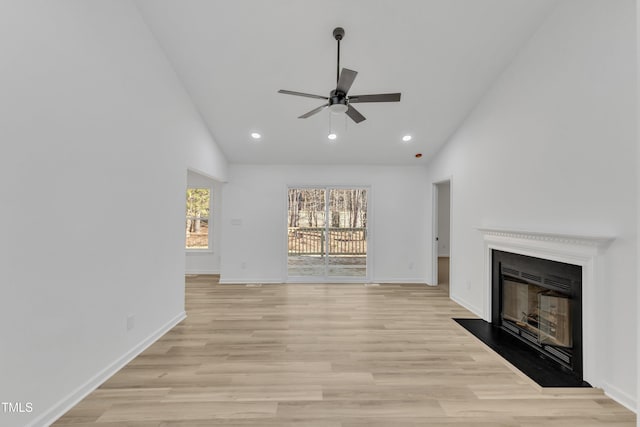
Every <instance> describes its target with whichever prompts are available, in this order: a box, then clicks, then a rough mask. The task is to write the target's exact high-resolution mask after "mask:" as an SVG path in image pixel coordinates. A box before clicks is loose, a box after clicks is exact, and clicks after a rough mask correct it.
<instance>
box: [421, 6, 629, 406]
mask: <svg viewBox="0 0 640 427" xmlns="http://www.w3.org/2000/svg"><path fill="white" fill-rule="evenodd" d="M635 37H636V36H635V10H634V1H632V0H618V1H610V0H569V1H563V2H561V3H560V4H559V6H558V8H557V9H556V10H555V12H554V13H553V14H552V15H551V16H550V18H549V19H548V20H547V22H546V23H545V24H543V26H542V28H541V29H540V30H539V32H538V33H537V34H536V35H535V36H534V37H533V39H532V40H531V41H530V43H529V44H528V45H527V46H525V48H524V49H523V50H522V51H521V52H520V54H519V56H518V57H517V58H516V59H515V61H514V63H513V64H512V65H511V67H510V68H509V69H507V70H506V71H505V73H504V74H503V76H502V77H501V78H500V80H499V81H498V82H497V84H496V85H495V86H494V87H493V89H492V90H491V91H489V93H488V94H487V95H486V97H485V98H484V100H483V101H482V102H481V103H480V104H479V105H478V106H477V108H476V110H475V111H474V112H473V113H472V114H471V115H470V117H469V118H468V119H467V121H466V122H465V123H464V124H463V126H461V128H460V129H459V130H458V132H457V133H456V134H455V135H454V136H453V137H452V138H451V141H450V142H449V143H448V145H447V146H446V147H445V149H443V150H442V151H441V152H440V153H439V155H438V156H437V157H436V158H435V160H434V161H432V162H431V163H430V164H429V174H430V181H431V182H435V181H439V180H440V179H443V178H445V177H449V176H452V177H453V194H454V197H453V199H452V202H453V205H452V213H453V217H452V225H453V226H452V235H451V248H452V266H451V268H452V275H451V277H452V278H454V282H452V283H451V294H452V297H454V298H455V299H456V300H458V301H460V302H462V303H464V304H465V305H466V306H468V307H469V308H471V309H473V310H474V311H475V312H476V313H479V312H480V311H481V308H482V304H483V299H482V297H483V295H482V292H483V289H482V280H483V265H484V264H483V244H482V236H481V234H480V233H479V232H478V231H477V230H476V227H479V226H497V227H504V228H511V229H525V230H537V231H548V232H557V233H570V234H588V235H604V236H615V237H616V240H615V242H614V243H613V244H612V245H611V247H610V248H609V249H608V250H607V251H606V254H605V256H604V258H605V259H604V261H605V263H606V277H605V278H606V280H605V281H604V282H602V283H599V286H600V289H599V294H600V295H599V301H601V306H602V322H601V325H600V327H601V328H602V329H601V330H600V331H599V332H598V333H599V334H604V335H606V336H607V340H608V342H607V348H608V349H609V352H608V355H607V356H606V360H607V366H602V367H601V369H602V370H603V373H602V374H603V376H604V378H606V381H605V382H604V383H603V384H597V385H599V386H601V387H604V388H605V391H606V392H607V393H609V394H610V395H612V396H614V397H615V398H616V399H617V400H619V401H620V402H623V403H624V404H625V405H627V406H629V407H634V406H635V401H636V368H637V366H636V360H637V347H636V342H635V337H636V335H637V323H636V321H637V317H636V314H635V313H636V310H637V305H636V303H637V297H636V293H637V290H636V285H637V283H638V281H637V272H636V266H635V264H636V261H637V257H636V253H637V241H636V230H637V225H638V224H637V203H636V194H637V193H636V187H637V166H638V163H637V155H636V152H637V143H636V139H635V121H636V113H635V111H636V110H635V108H636V90H635V85H636V74H635V73H636V62H635V58H636V50H635V49H636V45H635Z"/></svg>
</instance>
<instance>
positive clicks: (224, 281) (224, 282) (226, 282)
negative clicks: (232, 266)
mask: <svg viewBox="0 0 640 427" xmlns="http://www.w3.org/2000/svg"><path fill="white" fill-rule="evenodd" d="M218 283H219V284H221V285H246V284H258V283H260V284H266V283H270V284H274V283H276V284H278V283H284V282H283V281H282V280H253V279H251V280H246V279H222V278H221V279H220V281H219V282H218Z"/></svg>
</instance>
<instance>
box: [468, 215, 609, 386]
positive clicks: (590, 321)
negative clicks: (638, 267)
mask: <svg viewBox="0 0 640 427" xmlns="http://www.w3.org/2000/svg"><path fill="white" fill-rule="evenodd" d="M478 230H479V231H480V232H481V233H482V234H483V237H484V252H485V277H484V282H483V286H484V307H483V313H482V317H483V319H484V320H486V321H487V322H491V273H492V272H491V269H492V251H493V250H494V249H495V250H499V251H504V252H511V253H516V254H520V255H527V256H532V257H537V258H543V259H548V260H552V261H558V262H564V263H567V264H573V265H578V266H580V267H582V352H583V361H582V363H583V378H584V380H585V381H587V382H589V383H590V384H591V385H593V386H594V387H600V388H603V387H604V385H605V384H604V380H603V378H604V372H603V371H602V369H603V366H604V363H602V362H603V361H604V360H605V355H604V354H603V350H604V349H605V345H604V343H606V334H607V330H606V328H605V327H604V326H603V322H602V321H598V320H599V318H598V311H597V306H596V303H597V301H598V300H599V299H600V300H602V299H601V295H602V294H603V292H604V288H605V283H604V281H603V274H604V268H605V266H604V265H603V261H602V256H601V254H602V252H603V251H604V249H606V248H607V247H608V246H609V245H610V244H611V242H613V240H614V239H615V238H613V237H606V236H585V235H571V234H557V233H544V232H538V231H524V230H508V229H503V228H488V227H482V228H478ZM600 320H601V319H600Z"/></svg>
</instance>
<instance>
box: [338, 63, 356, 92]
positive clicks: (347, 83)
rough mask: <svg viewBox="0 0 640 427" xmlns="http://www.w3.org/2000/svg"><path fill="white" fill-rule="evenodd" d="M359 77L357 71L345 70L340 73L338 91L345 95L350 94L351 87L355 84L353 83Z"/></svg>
mask: <svg viewBox="0 0 640 427" xmlns="http://www.w3.org/2000/svg"><path fill="white" fill-rule="evenodd" d="M357 75H358V72H357V71H353V70H350V69H348V68H343V69H342V72H341V73H340V78H339V79H338V86H337V87H336V91H337V92H342V93H345V94H346V93H347V92H349V89H351V85H352V84H353V81H354V80H355V79H356V76H357Z"/></svg>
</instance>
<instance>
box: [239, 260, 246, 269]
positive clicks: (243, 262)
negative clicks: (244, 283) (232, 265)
mask: <svg viewBox="0 0 640 427" xmlns="http://www.w3.org/2000/svg"><path fill="white" fill-rule="evenodd" d="M240 268H241V269H243V270H246V269H247V262H246V261H242V262H241V263H240Z"/></svg>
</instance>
